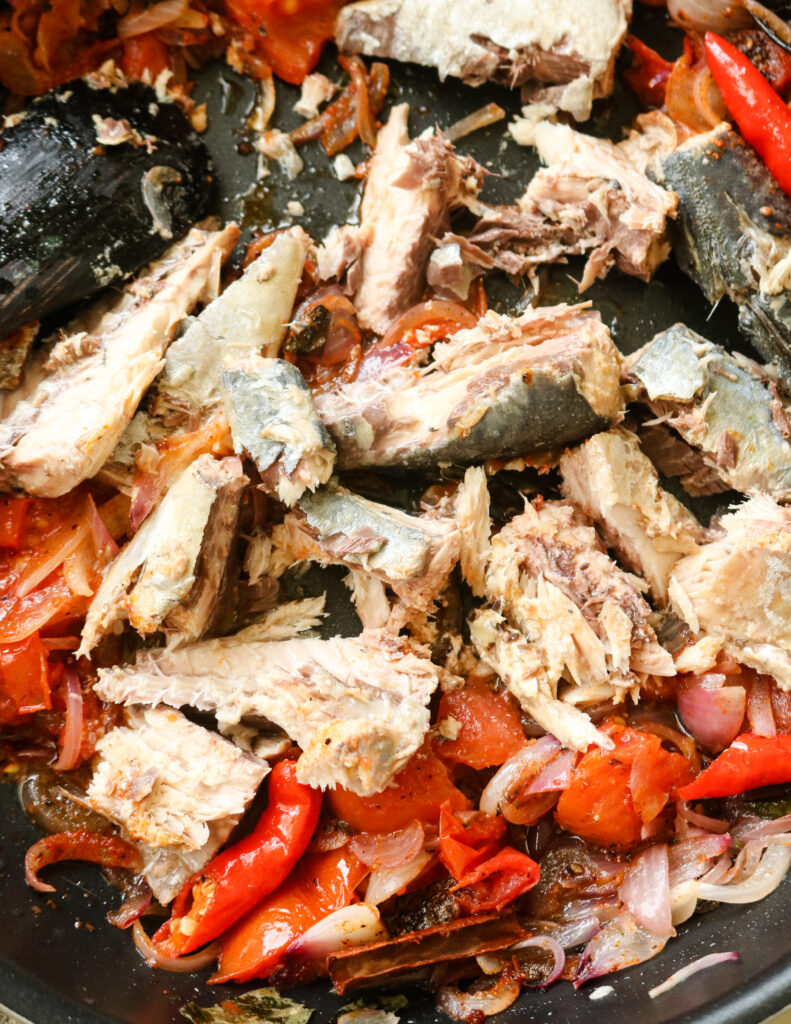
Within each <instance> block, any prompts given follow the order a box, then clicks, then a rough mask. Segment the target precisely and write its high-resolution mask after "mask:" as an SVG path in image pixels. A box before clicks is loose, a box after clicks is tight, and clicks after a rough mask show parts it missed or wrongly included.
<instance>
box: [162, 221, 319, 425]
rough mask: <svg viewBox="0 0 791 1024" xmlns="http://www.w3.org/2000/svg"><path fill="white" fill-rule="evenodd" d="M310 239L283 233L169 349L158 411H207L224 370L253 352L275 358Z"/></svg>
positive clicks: (214, 401)
mask: <svg viewBox="0 0 791 1024" xmlns="http://www.w3.org/2000/svg"><path fill="white" fill-rule="evenodd" d="M309 244H310V239H309V238H308V236H307V235H306V234H305V232H304V231H303V230H302V229H301V228H298V227H297V228H291V229H290V230H289V231H286V232H284V233H283V234H281V235H278V236H277V238H276V239H275V240H274V242H273V243H272V245H270V246H269V248H268V249H264V251H263V252H262V253H261V255H260V256H259V257H258V258H257V259H256V260H254V261H253V262H252V263H251V264H250V265H249V266H248V267H247V268H246V269H245V271H244V273H243V274H242V276H241V277H240V278H239V280H238V281H234V282H233V283H232V284H230V285H228V287H227V288H226V289H225V291H224V292H223V293H222V294H221V295H219V296H218V297H217V298H216V299H215V300H214V302H212V303H210V304H209V305H208V306H206V308H205V309H204V310H203V312H202V313H201V314H200V316H198V317H197V319H195V320H193V321H192V323H191V324H190V326H189V327H188V328H187V330H186V331H185V333H184V334H183V335H182V336H181V337H180V338H179V339H178V340H177V341H174V342H173V344H172V345H171V346H170V348H169V349H168V352H167V355H166V356H165V366H164V369H163V370H162V373H161V374H160V375H159V377H158V379H157V382H156V397H155V400H154V403H153V404H154V408H155V410H156V412H158V413H159V414H164V413H166V412H172V411H175V412H181V413H190V412H192V413H193V414H194V412H195V411H198V412H201V413H205V412H206V411H208V410H209V409H211V408H212V407H213V406H215V405H217V404H218V403H219V401H220V376H221V375H222V372H223V370H224V369H226V368H227V367H228V366H231V365H233V364H235V363H238V362H240V361H241V360H244V359H247V358H249V357H250V356H257V355H264V356H275V355H277V353H278V351H279V349H280V343H281V341H282V340H283V336H284V334H285V332H286V325H287V323H288V320H289V318H290V316H291V308H292V306H293V305H294V299H295V297H296V294H297V286H298V285H299V282H300V280H301V277H302V267H303V265H304V262H305V255H306V253H307V250H308V246H309Z"/></svg>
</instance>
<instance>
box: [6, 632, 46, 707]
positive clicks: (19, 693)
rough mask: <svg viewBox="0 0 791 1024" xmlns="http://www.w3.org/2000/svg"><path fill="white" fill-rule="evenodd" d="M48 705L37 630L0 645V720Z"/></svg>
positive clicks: (40, 643)
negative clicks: (22, 637)
mask: <svg viewBox="0 0 791 1024" xmlns="http://www.w3.org/2000/svg"><path fill="white" fill-rule="evenodd" d="M51 707H52V702H51V700H50V692H49V678H48V673H47V652H46V651H45V649H44V645H43V644H42V642H41V639H40V638H39V635H38V633H33V634H31V635H30V636H29V637H26V639H24V640H21V641H20V642H19V643H15V644H0V721H1V720H2V719H4V718H5V719H8V718H13V717H14V715H24V714H29V713H30V712H32V711H44V710H46V709H48V708H51Z"/></svg>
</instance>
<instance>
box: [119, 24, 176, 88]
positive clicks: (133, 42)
mask: <svg viewBox="0 0 791 1024" xmlns="http://www.w3.org/2000/svg"><path fill="white" fill-rule="evenodd" d="M169 67H170V51H169V50H168V47H167V44H166V43H163V42H162V40H161V39H159V37H158V36H157V34H156V32H143V33H142V34H141V35H139V36H132V38H131V39H126V40H124V52H123V56H122V57H121V70H122V71H123V73H124V74H125V75H126V76H127V78H133V79H141V78H143V77H144V76H145V74H146V72H148V76H149V77H150V80H151V81H152V82H155V81H156V79H157V77H158V76H159V75H160V74H161V73H162V72H163V71H165V70H166V69H167V68H169Z"/></svg>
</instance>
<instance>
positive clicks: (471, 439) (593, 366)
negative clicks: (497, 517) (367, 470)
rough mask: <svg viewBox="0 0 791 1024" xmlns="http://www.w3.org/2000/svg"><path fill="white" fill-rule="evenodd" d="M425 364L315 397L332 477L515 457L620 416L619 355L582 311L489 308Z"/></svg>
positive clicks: (560, 443) (592, 315)
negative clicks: (331, 445) (334, 464)
mask: <svg viewBox="0 0 791 1024" xmlns="http://www.w3.org/2000/svg"><path fill="white" fill-rule="evenodd" d="M542 341H543V344H542V343H541V342H542ZM434 356H435V360H434V362H433V363H431V364H429V366H428V367H426V368H425V369H423V370H413V369H406V368H403V367H396V368H395V369H394V370H392V371H390V372H387V371H385V373H384V374H383V375H381V376H380V377H378V378H377V379H375V380H366V381H359V382H352V383H351V384H347V385H344V386H342V387H341V388H339V389H338V390H337V391H336V392H335V393H333V394H325V395H319V396H318V397H317V399H316V407H317V409H318V412H319V415H320V416H321V418H322V420H323V421H324V423H325V425H326V426H327V428H328V430H329V432H330V434H331V435H332V436H333V438H334V440H335V443H336V445H337V446H338V466H339V468H340V469H354V468H358V467H362V466H394V465H400V466H404V467H408V468H416V469H429V468H436V467H437V465H442V464H446V463H457V464H461V465H469V464H472V463H480V462H483V461H485V460H486V459H489V458H506V457H511V456H514V457H516V456H523V455H526V454H528V453H531V452H536V451H541V450H546V449H552V448H557V447H562V446H563V445H566V444H570V443H572V442H574V441H579V440H580V439H582V438H583V437H586V436H587V435H588V434H591V433H595V432H597V431H599V430H603V429H606V427H607V426H609V424H610V423H611V422H612V421H613V420H614V419H615V418H616V417H617V416H618V415H619V413H620V411H621V409H622V404H621V395H620V392H619V388H618V384H617V381H616V375H617V374H618V373H619V365H620V364H619V355H618V352H617V350H616V348H615V346H614V345H613V342H612V339H611V338H610V335H609V331H608V330H607V328H606V327H605V326H604V325H603V324H602V323H601V320H600V319H599V316H598V314H597V313H593V312H590V311H588V310H587V308H586V307H584V306H576V307H567V306H557V307H549V308H540V309H536V310H529V311H528V312H526V313H524V314H522V316H520V317H518V318H515V319H511V318H509V317H504V316H499V315H498V314H496V313H493V312H491V311H490V312H489V313H487V314H486V316H485V317H483V318H482V319H481V320H480V321H479V323H478V325H477V326H476V327H473V328H470V329H467V330H462V331H458V332H457V333H456V334H455V335H454V336H453V338H452V339H451V340H450V341H448V342H446V343H445V344H443V345H437V346H435V348H434Z"/></svg>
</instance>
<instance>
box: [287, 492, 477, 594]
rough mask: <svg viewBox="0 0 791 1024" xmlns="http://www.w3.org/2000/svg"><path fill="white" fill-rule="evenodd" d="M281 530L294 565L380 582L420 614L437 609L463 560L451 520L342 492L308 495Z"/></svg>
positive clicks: (457, 536)
mask: <svg viewBox="0 0 791 1024" xmlns="http://www.w3.org/2000/svg"><path fill="white" fill-rule="evenodd" d="M283 527H284V533H285V537H286V538H287V542H288V545H289V548H290V549H291V552H292V554H293V556H294V559H295V560H297V561H302V560H311V561H316V562H320V563H322V564H325V565H326V564H340V565H347V566H349V568H350V569H354V570H361V571H362V572H364V573H367V574H371V575H373V576H376V577H377V578H378V579H380V580H382V581H383V582H384V583H386V584H388V585H389V586H390V587H392V589H393V591H394V592H395V594H396V595H397V596H398V597H399V598H401V600H402V601H403V602H404V603H405V604H406V605H408V606H409V607H412V608H416V609H418V610H421V611H426V610H428V609H430V608H433V606H434V602H435V600H436V599H437V597H438V596H439V594H440V592H441V591H442V589H443V588H444V586H445V584H446V583H447V580H448V576H449V575H450V573H451V570H452V569H453V567H454V565H455V564H456V562H457V561H458V558H459V531H458V529H457V528H456V525H455V524H454V523H453V521H452V520H450V519H448V518H446V517H442V518H429V517H427V516H411V515H408V514H407V513H406V512H402V511H401V510H400V509H395V508H391V507H390V506H388V505H382V504H380V503H379V502H375V501H368V500H367V499H366V498H361V497H360V496H359V495H357V494H352V493H351V491H347V490H346V489H345V488H343V487H332V488H324V489H323V490H321V491H317V492H316V494H311V495H305V496H304V497H303V498H302V499H301V500H300V502H299V504H298V508H297V510H295V511H294V512H290V513H289V514H288V515H287V516H286V518H285V520H284V523H283Z"/></svg>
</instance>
